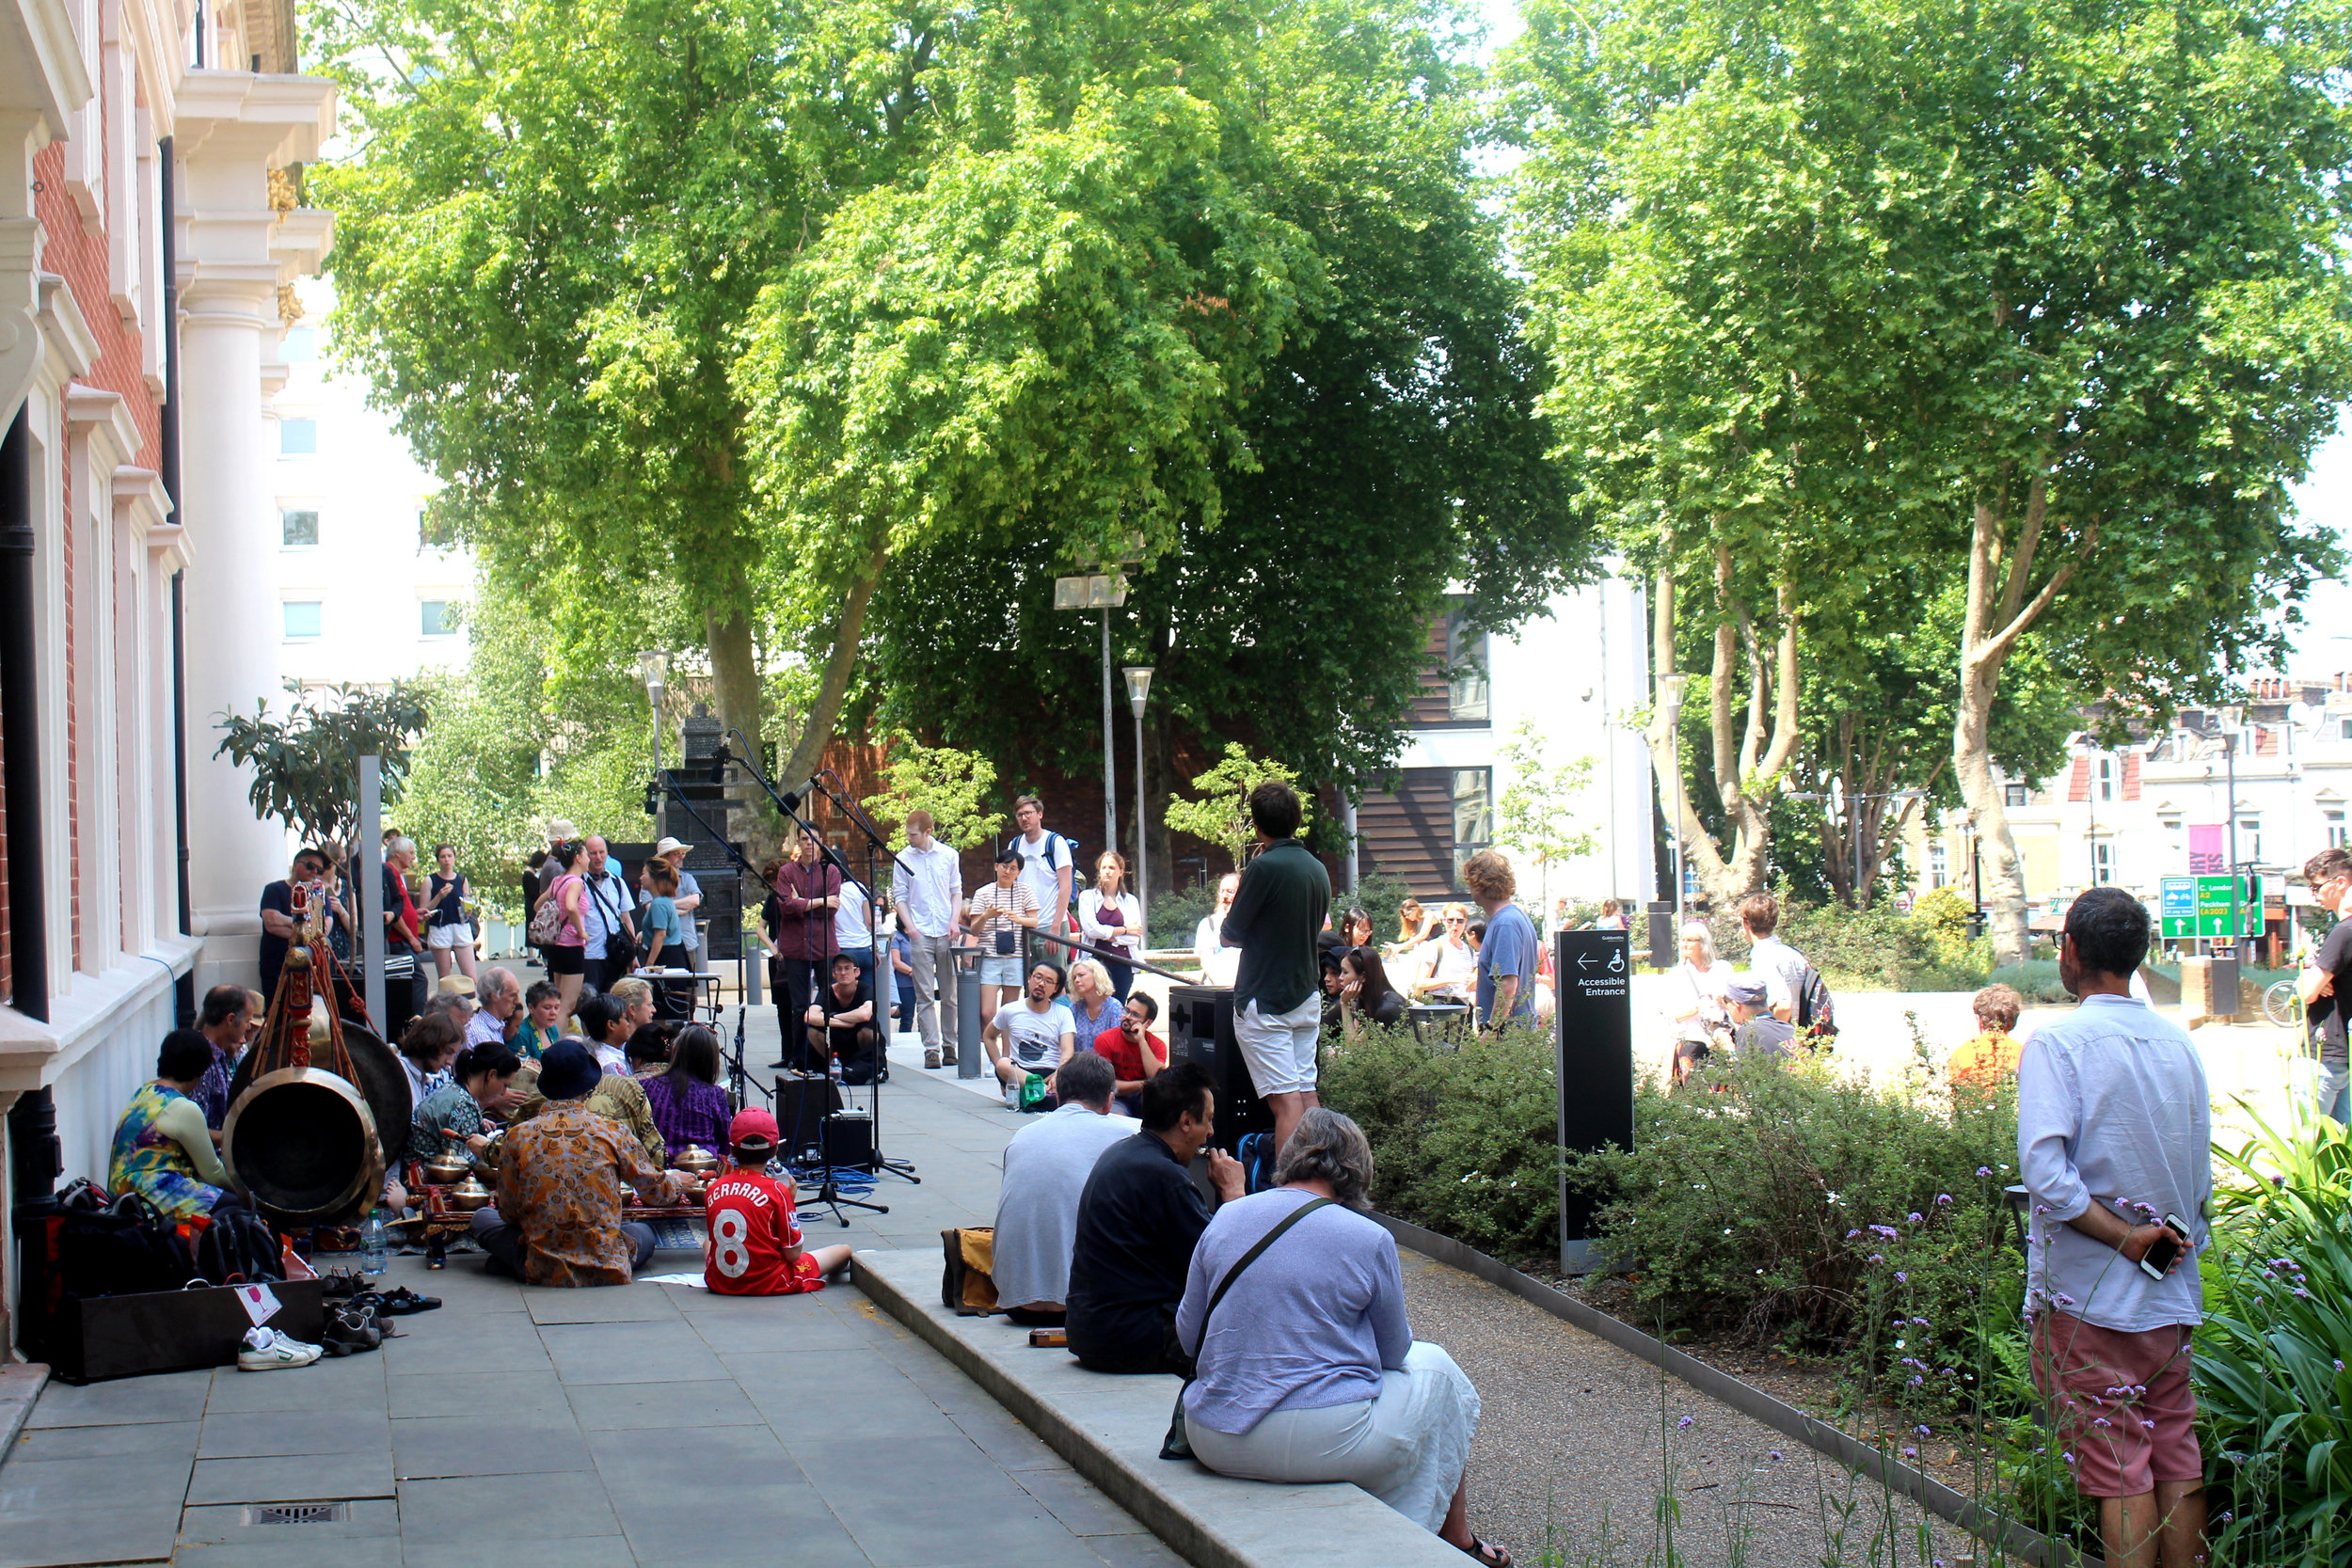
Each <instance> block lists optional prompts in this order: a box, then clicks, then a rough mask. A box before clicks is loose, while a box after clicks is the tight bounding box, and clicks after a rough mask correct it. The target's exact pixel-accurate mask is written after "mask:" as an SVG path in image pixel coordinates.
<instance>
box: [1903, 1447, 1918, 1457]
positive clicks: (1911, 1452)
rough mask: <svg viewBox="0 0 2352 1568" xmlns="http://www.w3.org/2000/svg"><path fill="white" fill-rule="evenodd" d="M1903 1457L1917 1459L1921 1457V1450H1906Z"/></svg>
mask: <svg viewBox="0 0 2352 1568" xmlns="http://www.w3.org/2000/svg"><path fill="white" fill-rule="evenodd" d="M1903 1457H1904V1458H1905V1459H1916V1458H1918V1457H1919V1450H1918V1449H1904V1450H1903Z"/></svg>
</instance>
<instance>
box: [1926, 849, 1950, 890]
mask: <svg viewBox="0 0 2352 1568" xmlns="http://www.w3.org/2000/svg"><path fill="white" fill-rule="evenodd" d="M1950 880H1951V871H1950V860H1949V858H1948V856H1947V854H1946V852H1945V848H1944V846H1942V845H1941V844H1931V845H1929V846H1928V886H1930V887H1942V886H1943V885H1944V884H1945V883H1946V882H1948V881H1950Z"/></svg>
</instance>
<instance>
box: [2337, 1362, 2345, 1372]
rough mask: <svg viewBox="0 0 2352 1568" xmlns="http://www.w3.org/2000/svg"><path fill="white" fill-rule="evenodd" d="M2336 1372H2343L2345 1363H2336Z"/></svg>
mask: <svg viewBox="0 0 2352 1568" xmlns="http://www.w3.org/2000/svg"><path fill="white" fill-rule="evenodd" d="M2336 1370H2338V1371H2342V1370H2344V1363H2343V1362H2341V1361H2339V1362H2337V1363H2336Z"/></svg>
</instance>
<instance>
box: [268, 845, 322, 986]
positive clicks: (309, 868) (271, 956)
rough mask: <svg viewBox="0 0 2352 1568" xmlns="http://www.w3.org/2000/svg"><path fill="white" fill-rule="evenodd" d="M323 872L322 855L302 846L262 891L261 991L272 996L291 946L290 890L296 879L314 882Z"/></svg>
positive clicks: (291, 896)
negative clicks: (283, 871) (281, 874)
mask: <svg viewBox="0 0 2352 1568" xmlns="http://www.w3.org/2000/svg"><path fill="white" fill-rule="evenodd" d="M325 875H326V856H324V855H322V854H320V853H319V852H318V851H317V850H316V849H304V850H302V851H301V852H300V853H299V854H297V855H295V856H294V869H293V870H291V871H289V872H288V873H287V874H286V879H285V880H284V881H282V882H272V883H270V884H269V886H267V887H265V888H263V889H262V953H261V958H262V995H263V996H267V997H273V998H274V997H276V996H277V994H278V973H279V972H280V971H282V970H283V969H284V968H285V967H286V950H287V949H288V948H289V947H292V946H293V945H294V884H295V883H296V882H315V881H317V880H318V879H320V878H321V877H324V876H325Z"/></svg>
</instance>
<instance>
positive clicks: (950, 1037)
mask: <svg viewBox="0 0 2352 1568" xmlns="http://www.w3.org/2000/svg"><path fill="white" fill-rule="evenodd" d="M931 826H932V823H931V814H930V812H927V811H925V810H924V809H923V808H922V807H920V806H917V807H916V808H915V809H914V810H913V811H911V812H909V813H907V847H905V848H903V849H901V850H899V851H898V863H897V864H896V865H895V866H894V867H893V868H892V870H891V873H890V895H891V900H892V902H893V903H894V904H895V905H896V906H897V908H898V929H899V930H900V931H901V932H903V933H904V934H905V936H906V940H907V962H908V963H909V964H911V965H912V966H913V967H914V1023H915V1027H916V1028H918V1029H920V1030H921V1031H922V1032H923V1065H924V1066H925V1067H952V1066H954V1065H955V1060H956V961H955V951H956V938H957V935H958V933H959V932H960V931H961V928H962V925H963V857H962V856H961V855H959V854H957V853H956V852H955V851H954V850H953V849H950V848H948V847H947V846H946V845H945V844H942V843H940V842H939V840H938V839H936V838H934V837H932V836H931ZM943 976H945V980H944V982H943V979H942V977H943Z"/></svg>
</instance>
